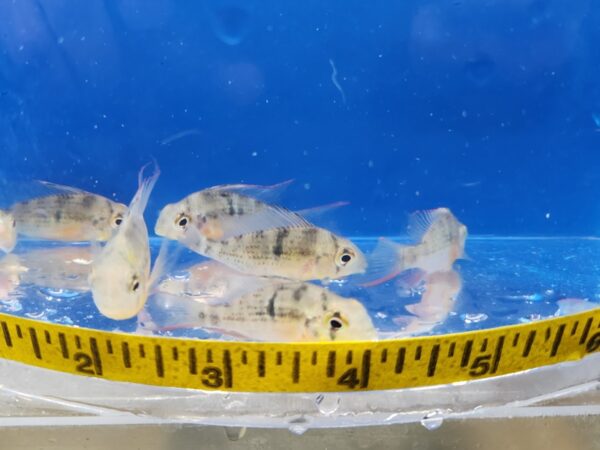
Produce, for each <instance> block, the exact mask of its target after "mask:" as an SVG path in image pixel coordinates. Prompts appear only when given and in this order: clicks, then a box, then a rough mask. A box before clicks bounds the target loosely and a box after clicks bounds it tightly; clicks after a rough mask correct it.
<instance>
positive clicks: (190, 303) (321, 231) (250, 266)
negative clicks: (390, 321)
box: [0, 163, 467, 342]
mask: <svg viewBox="0 0 600 450" xmlns="http://www.w3.org/2000/svg"><path fill="white" fill-rule="evenodd" d="M150 171H152V173H151V174H149V175H148V174H147V172H150ZM159 176H160V170H159V168H158V165H157V164H156V163H154V164H148V165H146V166H144V167H143V168H142V169H141V170H140V172H139V175H138V189H137V192H136V193H135V195H134V197H133V199H132V200H131V202H130V203H129V205H128V206H126V205H124V204H121V203H117V202H114V201H112V200H110V199H108V198H105V197H102V196H100V195H97V194H93V193H89V192H85V191H83V190H79V189H76V188H71V187H66V186H61V185H56V184H52V183H43V184H44V186H45V187H46V188H47V189H48V190H50V191H51V192H50V193H49V194H48V195H43V196H39V197H34V198H31V199H27V200H24V201H19V202H17V203H15V204H13V205H12V206H10V207H9V208H7V209H5V210H0V250H2V251H3V252H4V253H6V255H5V256H4V257H3V258H1V259H0V298H3V297H5V296H7V295H9V294H10V292H12V291H14V290H15V289H16V288H17V287H18V286H19V285H20V284H25V285H36V286H41V287H47V288H57V289H58V288H62V289H71V290H75V291H79V292H90V293H91V298H92V300H93V302H94V304H95V307H96V308H97V310H98V311H99V313H101V314H102V315H104V316H106V317H108V318H110V319H114V320H124V319H130V318H133V317H136V316H137V317H138V322H139V323H140V324H141V328H142V329H143V330H145V331H147V332H152V333H156V332H165V331H170V330H176V329H180V328H199V329H202V330H204V331H206V332H208V333H217V334H218V335H220V336H228V337H230V338H235V339H247V340H260V341H286V342H287V341H336V340H338V341H339V340H374V339H378V338H379V337H381V336H384V335H385V333H383V334H382V333H379V332H378V331H377V329H376V328H375V325H374V324H373V321H372V319H371V316H370V315H369V312H368V309H367V308H366V307H365V305H364V304H363V303H361V302H360V301H359V300H357V299H354V298H346V297H342V296H340V295H339V294H338V293H336V292H334V290H333V289H332V286H333V284H332V282H333V281H336V280H338V281H339V280H342V279H344V280H346V282H348V283H354V284H355V285H356V286H357V287H358V288H359V289H373V290H376V289H377V287H378V286H379V285H381V284H384V283H386V282H391V281H392V280H394V279H395V278H397V277H398V279H399V280H404V282H405V281H406V279H407V278H406V277H405V278H403V274H405V273H407V271H413V272H415V273H417V276H416V278H414V279H413V280H412V281H411V282H410V283H411V284H412V285H419V286H421V289H422V290H423V292H424V293H423V295H422V296H421V301H420V302H419V303H417V304H412V305H407V306H406V311H407V312H408V313H409V314H410V315H408V316H406V317H407V318H408V320H407V319H406V318H404V319H402V318H399V319H398V320H397V321H398V323H400V322H402V321H404V324H403V325H404V327H403V329H402V330H400V332H404V333H406V334H409V333H413V332H414V333H417V332H423V331H427V330H429V329H430V328H432V327H433V326H435V325H436V324H439V323H441V322H443V320H444V319H445V318H446V317H447V316H448V314H449V313H450V311H451V310H452V308H453V304H454V301H455V299H456V297H457V296H458V295H459V293H460V290H461V287H462V282H461V279H460V275H459V274H458V273H457V272H455V271H454V269H453V264H454V262H455V261H456V260H457V259H460V258H462V257H464V255H465V253H464V245H465V240H466V237H467V228H466V227H465V226H464V225H463V224H461V223H460V222H459V221H458V220H457V219H456V217H455V216H454V215H453V214H452V212H451V211H450V210H448V209H447V208H438V209H434V210H429V211H423V212H419V213H415V214H413V215H412V216H411V218H410V221H409V233H410V234H411V236H412V237H413V238H414V244H413V245H399V244H395V243H394V242H391V241H387V240H383V239H382V240H381V241H380V243H379V245H378V247H377V248H376V249H375V250H374V251H373V252H371V253H369V254H367V255H365V254H364V253H363V252H362V251H361V250H360V249H359V247H358V246H357V245H356V244H354V243H353V242H352V241H351V240H349V239H347V238H345V237H343V236H340V235H338V234H336V233H334V232H332V231H330V230H328V229H326V228H322V227H319V226H317V225H314V224H313V223H312V222H311V221H309V220H308V216H309V215H310V213H311V212H315V211H318V212H322V211H326V210H328V209H329V208H331V207H337V206H340V205H342V204H343V203H341V202H338V203H336V204H332V205H326V206H324V207H316V208H311V209H309V210H303V211H291V210H288V209H286V208H284V207H281V206H279V205H276V204H275V203H273V202H271V201H269V200H268V198H269V197H274V196H275V195H274V194H276V193H277V191H278V190H281V189H282V188H284V187H285V186H287V185H288V184H289V182H283V183H280V184H277V185H272V186H259V185H242V184H236V185H220V186H214V187H210V188H206V189H202V190H199V191H197V192H194V193H191V194H189V195H188V196H186V197H184V198H182V199H180V200H178V201H176V202H174V203H170V204H168V205H166V206H164V207H163V208H162V209H161V210H160V213H159V216H158V219H157V221H156V223H155V226H154V232H155V234H156V235H158V236H160V237H162V238H163V245H162V246H161V249H160V252H159V255H158V257H157V258H156V259H155V261H154V265H153V266H152V259H151V253H150V245H149V235H148V227H147V225H146V222H145V220H144V211H145V210H146V206H147V204H148V201H149V198H150V195H151V193H152V190H153V188H154V186H155V184H156V183H157V181H158V178H159ZM23 237H24V238H31V239H36V240H49V241H59V242H65V243H77V244H68V245H66V244H65V245H63V246H62V247H50V248H43V249H34V250H30V251H28V252H19V251H18V246H17V251H16V252H14V253H13V250H14V249H15V246H16V245H17V243H18V240H19V239H20V238H23ZM169 241H176V242H177V244H174V245H175V248H177V245H180V246H182V247H185V248H187V249H189V250H192V251H193V252H195V253H197V254H199V255H201V256H202V257H204V258H209V259H210V260H209V261H204V262H201V263H197V264H192V265H189V266H188V267H186V268H185V269H183V270H178V271H175V270H171V269H173V266H174V263H175V259H176V258H175V256H176V252H177V250H175V251H173V250H169V244H168V242H169ZM334 284H335V283H334Z"/></svg>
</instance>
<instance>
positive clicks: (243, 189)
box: [207, 179, 294, 202]
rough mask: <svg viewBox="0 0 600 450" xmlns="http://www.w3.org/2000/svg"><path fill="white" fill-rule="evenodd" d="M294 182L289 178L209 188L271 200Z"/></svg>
mask: <svg viewBox="0 0 600 450" xmlns="http://www.w3.org/2000/svg"><path fill="white" fill-rule="evenodd" d="M293 182H294V180H293V179H289V180H285V181H282V182H281V183H276V184H271V185H266V186H265V185H260V184H221V185H218V186H213V187H211V188H208V189H207V190H211V191H212V190H214V191H228V192H236V193H238V194H242V195H246V196H248V197H254V198H257V199H259V200H262V201H266V202H269V201H273V200H276V199H277V197H278V196H279V195H280V194H281V192H283V191H284V190H285V189H286V188H287V187H288V186H289V185H290V184H292V183H293Z"/></svg>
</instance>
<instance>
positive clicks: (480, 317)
mask: <svg viewBox="0 0 600 450" xmlns="http://www.w3.org/2000/svg"><path fill="white" fill-rule="evenodd" d="M461 318H462V319H463V320H464V322H465V323H466V324H471V323H479V322H483V321H484V320H486V319H487V318H488V315H487V314H484V313H476V314H472V313H468V314H463V315H462V316H461Z"/></svg>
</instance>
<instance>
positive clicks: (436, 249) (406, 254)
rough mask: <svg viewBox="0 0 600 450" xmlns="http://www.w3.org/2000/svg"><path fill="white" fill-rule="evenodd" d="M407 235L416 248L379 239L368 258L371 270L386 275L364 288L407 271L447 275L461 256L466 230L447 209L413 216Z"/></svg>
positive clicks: (422, 212)
mask: <svg viewBox="0 0 600 450" xmlns="http://www.w3.org/2000/svg"><path fill="white" fill-rule="evenodd" d="M409 234H410V235H411V236H412V237H413V239H414V240H415V241H416V242H417V243H416V244H415V245H400V244H396V243H394V242H392V241H389V240H387V239H380V241H379V244H378V246H377V248H376V249H375V250H374V251H373V253H372V254H371V255H370V257H369V264H370V265H371V267H373V268H376V267H380V268H385V270H386V275H384V276H383V277H381V278H378V279H376V280H374V281H369V282H367V283H365V284H363V286H367V287H369V286H375V285H377V284H381V283H383V282H385V281H388V280H391V279H392V278H394V277H396V276H397V275H399V274H400V273H402V272H404V271H405V270H408V269H419V270H421V271H423V272H424V273H425V274H431V273H435V272H449V271H451V270H452V265H453V264H454V262H455V261H456V260H457V259H460V258H462V257H464V254H465V253H464V249H465V241H466V239H467V227H466V226H465V225H463V224H462V223H460V222H459V221H458V220H457V219H456V217H454V214H452V212H451V211H450V210H449V209H448V208H438V209H433V210H428V211H419V212H417V213H413V214H412V215H411V217H410V222H409ZM390 265H391V267H392V270H391V271H390V270H389V266H390Z"/></svg>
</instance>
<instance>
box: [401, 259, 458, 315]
mask: <svg viewBox="0 0 600 450" xmlns="http://www.w3.org/2000/svg"><path fill="white" fill-rule="evenodd" d="M424 281H425V292H423V295H422V296H421V300H420V301H419V303H414V304H412V305H406V306H405V307H404V308H405V309H406V310H407V311H408V312H409V313H411V314H413V315H415V316H417V317H418V318H419V319H420V321H422V322H428V323H430V322H435V323H441V322H443V321H444V320H446V318H447V317H448V315H449V314H450V312H451V311H452V307H453V306H454V302H455V300H456V298H457V296H458V294H459V293H460V290H461V289H462V280H461V277H460V275H459V274H458V272H456V271H454V270H451V271H448V272H434V273H432V274H427V275H425V278H424Z"/></svg>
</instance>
